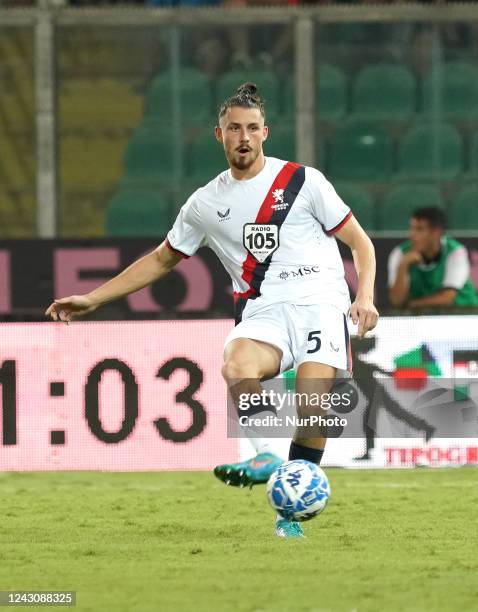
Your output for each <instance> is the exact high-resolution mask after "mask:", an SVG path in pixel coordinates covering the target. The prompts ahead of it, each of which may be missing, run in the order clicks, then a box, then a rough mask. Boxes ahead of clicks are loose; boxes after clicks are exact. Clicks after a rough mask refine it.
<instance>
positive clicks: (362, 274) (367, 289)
mask: <svg viewBox="0 0 478 612" xmlns="http://www.w3.org/2000/svg"><path fill="white" fill-rule="evenodd" d="M215 132H216V138H217V139H218V141H220V142H221V143H222V145H223V147H224V152H225V155H226V158H227V161H228V164H229V170H227V171H225V172H223V173H221V174H219V175H218V176H217V177H216V178H215V179H214V180H213V181H211V182H210V183H208V184H207V185H206V186H205V187H203V188H201V189H198V190H197V191H196V192H195V193H194V194H192V196H191V197H190V198H189V199H188V201H187V202H186V204H185V205H184V206H183V208H182V209H181V211H180V213H179V215H178V217H177V219H176V221H175V223H174V226H173V228H172V229H171V231H170V232H169V233H168V237H167V239H166V240H165V241H164V242H163V243H162V244H161V245H160V246H159V247H158V248H157V249H155V250H154V251H153V252H152V253H150V254H148V255H146V256H144V257H142V258H141V259H139V260H137V261H136V262H135V263H133V264H132V265H131V266H129V267H128V268H127V269H126V270H124V271H123V272H122V273H121V274H119V275H118V276H116V277H115V278H113V279H112V280H110V281H108V282H107V283H105V284H104V285H102V286H101V287H99V288H97V289H95V290H94V291H92V292H91V293H89V294H87V295H82V296H70V297H67V298H63V299H59V300H55V302H54V303H53V304H51V305H50V307H49V308H48V309H47V311H46V312H47V314H50V315H51V316H52V318H53V319H54V320H61V321H67V322H68V321H71V320H73V319H74V318H77V317H79V316H83V315H85V314H88V313H90V312H92V311H94V310H95V309H96V308H98V307H99V306H100V305H102V304H105V303H107V302H110V301H112V300H115V299H118V298H120V297H122V296H124V295H127V294H129V293H132V292H134V291H137V290H138V289H141V288H143V287H145V286H146V285H148V284H150V283H152V282H154V281H156V280H158V279H160V278H162V277H163V276H165V275H166V274H167V273H168V272H169V271H170V270H171V269H172V268H173V267H174V266H175V265H176V264H177V263H178V262H179V261H180V260H181V258H183V257H189V256H191V255H193V254H194V253H195V252H196V250H197V249H198V248H199V247H201V246H205V245H207V246H209V247H210V248H211V249H212V250H213V251H214V252H215V253H216V254H217V255H218V257H219V258H220V259H221V262H222V263H223V265H224V267H225V268H226V270H227V271H228V273H229V274H230V276H231V279H232V282H233V288H234V297H235V305H236V323H237V325H236V327H235V328H234V330H233V331H232V332H231V333H230V334H229V336H228V338H227V339H226V343H225V351H224V366H223V376H224V378H225V380H226V382H227V383H228V386H229V388H230V391H231V394H232V396H233V398H234V399H237V395H238V394H239V393H244V392H246V393H257V392H260V380H263V379H268V378H271V377H274V376H275V375H276V374H278V373H279V372H281V371H283V370H286V369H289V368H290V367H296V368H297V391H298V392H311V391H313V392H315V393H322V392H326V391H328V390H329V389H330V386H331V384H332V381H333V380H334V378H335V376H336V374H337V371H340V370H347V369H350V366H351V364H350V346H349V339H348V330H347V321H346V316H347V313H348V312H349V310H350V314H351V317H352V320H353V321H354V323H356V324H358V326H359V335H360V336H362V335H363V334H364V333H365V332H366V331H368V330H369V329H372V328H373V327H374V326H375V325H376V322H377V318H378V314H377V311H376V309H375V307H374V305H373V287H374V279H375V256H374V249H373V246H372V243H371V241H370V239H369V238H368V237H367V236H366V234H365V233H364V231H363V230H362V228H361V227H360V225H359V224H358V223H357V221H356V220H355V219H354V217H353V216H352V214H351V212H350V210H349V208H348V207H347V206H346V205H345V204H344V203H343V202H342V200H341V199H340V198H339V197H338V196H337V194H336V193H335V190H334V189H333V187H332V185H331V184H330V183H329V182H328V181H327V180H326V179H325V178H324V176H323V175H322V174H321V173H320V172H318V171H317V170H315V169H313V168H306V167H303V166H301V165H299V164H295V163H291V162H284V161H282V160H278V159H275V158H266V157H265V156H264V152H263V143H264V141H265V140H266V139H267V135H268V128H267V126H266V125H265V113H264V104H263V102H262V100H261V99H260V98H259V97H258V96H257V91H256V87H255V86H254V85H252V84H245V85H243V86H241V87H239V89H238V91H237V93H236V94H235V95H233V96H232V97H231V98H229V99H228V100H226V102H225V103H224V104H223V105H222V106H221V109H220V112H219V125H218V126H217V127H216V130H215ZM334 235H336V236H338V237H339V238H340V239H341V240H342V241H343V242H345V243H346V244H347V245H348V246H349V247H350V248H351V250H352V253H353V257H354V262H355V266H356V270H357V274H358V279H359V285H358V291H357V296H356V299H355V302H354V303H353V304H352V306H351V307H350V299H349V294H348V289H347V285H346V283H345V279H344V271H343V264H342V261H341V259H340V255H339V251H338V247H337V244H336V241H335V239H334V237H333V236H334ZM269 410H271V407H270V406H259V407H258V409H257V410H256V412H261V411H269ZM301 410H305V411H307V410H308V407H307V406H299V411H301ZM255 444H256V450H257V452H258V456H256V457H255V458H254V459H253V460H250V461H248V462H245V463H241V464H231V465H229V466H219V467H218V468H216V470H215V473H216V475H217V476H218V477H219V478H221V479H222V480H224V481H225V482H228V481H229V483H230V484H237V485H241V484H248V483H254V482H263V481H264V479H265V480H266V479H267V478H268V476H269V475H270V473H271V472H272V471H273V470H274V469H275V468H276V467H277V465H278V464H279V463H280V459H278V458H277V457H275V456H274V455H272V454H271V453H267V452H264V451H267V450H268V441H267V440H263V439H260V438H258V439H255ZM324 447H325V436H324V435H320V436H318V437H315V438H308V437H301V433H300V432H297V433H296V435H295V437H294V440H293V441H292V442H291V447H290V453H289V458H290V459H307V460H309V461H313V462H315V463H317V464H318V463H320V460H321V458H322V455H323V451H324ZM276 533H277V534H278V535H280V536H285V537H289V536H300V535H302V530H301V528H300V526H299V525H298V524H297V523H288V522H287V521H285V520H284V519H278V521H277V524H276Z"/></svg>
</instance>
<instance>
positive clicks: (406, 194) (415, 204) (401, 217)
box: [379, 185, 444, 230]
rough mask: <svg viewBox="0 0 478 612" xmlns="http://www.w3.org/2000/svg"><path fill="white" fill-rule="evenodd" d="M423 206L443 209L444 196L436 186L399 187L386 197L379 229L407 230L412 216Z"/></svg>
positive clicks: (394, 188)
mask: <svg viewBox="0 0 478 612" xmlns="http://www.w3.org/2000/svg"><path fill="white" fill-rule="evenodd" d="M423 206H440V207H443V206H444V204H443V196H442V194H441V191H440V189H439V188H438V187H436V186H435V185H397V186H396V187H393V188H392V189H391V190H390V191H389V192H388V193H387V194H386V196H385V198H384V201H383V204H382V206H381V207H380V208H379V211H380V223H379V229H382V230H406V229H408V227H409V221H410V216H411V214H412V212H413V211H414V210H415V209H416V208H421V207H423Z"/></svg>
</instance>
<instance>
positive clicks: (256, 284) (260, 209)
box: [167, 157, 352, 322]
mask: <svg viewBox="0 0 478 612" xmlns="http://www.w3.org/2000/svg"><path fill="white" fill-rule="evenodd" d="M351 214H352V213H351V212H350V209H349V208H348V206H346V205H345V204H344V202H343V201H342V200H341V199H340V198H339V196H338V195H337V193H336V192H335V190H334V188H333V187H332V185H331V184H330V183H329V182H328V181H327V179H326V178H325V177H324V175H323V174H322V173H321V172H319V171H318V170H316V169H315V168H309V167H305V166H301V165H300V164H296V163H293V162H285V161H283V160H280V159H276V158H274V157H266V163H265V166H264V168H263V169H262V170H261V172H259V173H258V174H257V175H256V176H255V177H253V178H251V179H248V180H241V181H239V180H236V179H235V178H234V177H233V176H232V174H231V171H230V170H227V171H225V172H222V173H221V174H219V175H218V176H217V177H216V178H215V179H214V180H212V181H211V182H210V183H208V184H207V185H206V186H205V187H201V188H200V189H198V190H197V191H195V192H194V193H193V194H192V195H191V197H190V198H189V199H188V200H187V202H186V204H185V205H184V206H183V207H182V208H181V210H180V212H179V215H178V217H177V219H176V221H175V223H174V225H173V227H172V229H171V230H170V232H169V233H168V236H167V244H168V245H169V246H170V247H171V248H172V249H173V250H175V251H178V252H179V253H181V254H182V255H183V256H185V257H189V256H191V255H193V254H194V253H195V252H196V250H197V249H198V248H199V247H201V246H208V247H210V248H211V249H212V250H213V251H214V252H215V253H216V255H217V256H218V257H219V259H220V260H221V262H222V264H223V265H224V267H225V269H226V270H227V272H228V273H229V275H230V276H231V279H232V284H233V289H234V301H235V304H236V320H237V321H238V322H239V321H240V320H242V319H243V318H247V316H249V315H251V314H252V313H255V312H257V311H258V310H260V309H261V308H263V307H265V306H269V305H270V304H272V303H292V304H321V303H326V304H332V305H334V306H335V307H337V308H339V309H340V310H342V311H343V312H344V313H346V312H347V311H348V309H349V306H350V296H349V291H348V287H347V284H346V282H345V279H344V267H343V263H342V259H341V257H340V253H339V249H338V246H337V242H336V240H335V238H334V237H333V234H334V233H335V232H336V231H337V230H339V229H340V228H341V227H342V226H343V225H344V223H346V221H347V220H348V219H349V218H350V216H351Z"/></svg>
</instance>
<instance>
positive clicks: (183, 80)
mask: <svg viewBox="0 0 478 612" xmlns="http://www.w3.org/2000/svg"><path fill="white" fill-rule="evenodd" d="M178 77H179V79H178V80H179V82H178V88H179V105H180V106H179V108H180V113H181V118H182V122H181V123H193V124H198V123H199V124H200V123H207V121H208V120H209V119H210V117H211V115H212V110H213V109H212V98H211V88H210V85H209V81H208V80H207V78H206V77H205V76H204V74H203V73H202V72H200V71H199V70H196V69H195V68H182V69H181V70H180V72H179V75H178ZM175 104H176V98H175V79H174V75H173V74H172V73H171V72H163V73H161V74H158V75H157V76H156V77H155V78H154V79H153V80H152V82H151V84H150V86H149V89H148V92H147V94H146V100H145V109H144V114H145V117H151V118H156V119H158V120H159V121H161V119H164V121H166V122H167V124H168V125H169V124H170V123H171V121H172V117H173V109H174V107H175Z"/></svg>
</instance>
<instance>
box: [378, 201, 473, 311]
mask: <svg viewBox="0 0 478 612" xmlns="http://www.w3.org/2000/svg"><path fill="white" fill-rule="evenodd" d="M445 226H446V219H445V214H444V212H443V211H442V210H441V209H440V208H437V207H433V206H430V207H427V208H419V209H417V210H416V211H415V212H414V213H413V215H412V218H411V219H410V230H409V240H407V241H406V242H404V243H402V244H400V245H399V246H397V247H395V248H394V249H393V251H392V252H391V253H390V256H389V259H388V284H389V299H390V303H391V304H392V305H393V306H405V307H409V308H443V307H446V306H478V295H477V293H476V289H475V287H474V286H473V282H472V280H471V278H470V262H469V260H468V253H467V251H466V248H465V247H464V246H463V245H462V244H461V243H460V242H458V241H457V240H455V239H454V238H450V237H449V236H446V235H445Z"/></svg>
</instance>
